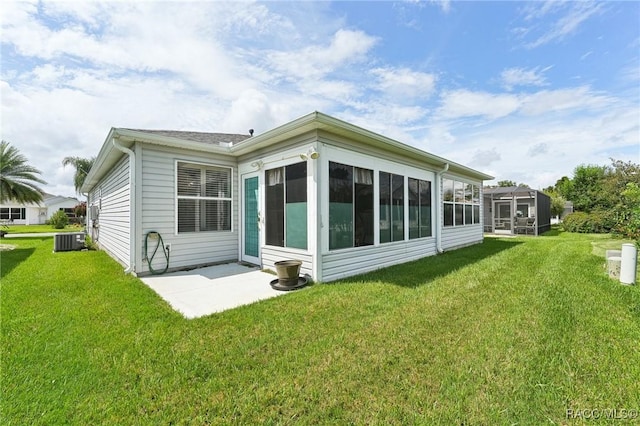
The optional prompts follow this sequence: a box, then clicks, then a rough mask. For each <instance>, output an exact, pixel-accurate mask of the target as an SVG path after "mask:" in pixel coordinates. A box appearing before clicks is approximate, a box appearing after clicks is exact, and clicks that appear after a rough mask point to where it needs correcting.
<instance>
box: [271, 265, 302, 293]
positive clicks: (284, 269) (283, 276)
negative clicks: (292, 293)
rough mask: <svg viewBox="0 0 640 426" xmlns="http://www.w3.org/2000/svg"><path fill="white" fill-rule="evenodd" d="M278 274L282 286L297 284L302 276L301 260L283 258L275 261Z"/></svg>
mask: <svg viewBox="0 0 640 426" xmlns="http://www.w3.org/2000/svg"><path fill="white" fill-rule="evenodd" d="M274 266H275V267H276V274H278V284H279V285H281V286H285V287H287V286H291V287H292V286H295V285H297V284H298V277H299V276H300V266H302V261H300V260H281V261H279V262H276V263H274Z"/></svg>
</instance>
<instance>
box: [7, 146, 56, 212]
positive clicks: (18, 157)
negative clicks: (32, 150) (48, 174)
mask: <svg viewBox="0 0 640 426" xmlns="http://www.w3.org/2000/svg"><path fill="white" fill-rule="evenodd" d="M39 174H42V172H41V171H40V170H38V169H36V168H35V167H32V166H30V165H28V164H27V158H26V157H25V156H24V155H22V154H20V151H18V149H17V148H16V147H13V146H11V145H10V144H9V142H6V141H2V142H0V203H4V202H5V201H16V202H18V203H39V202H41V201H42V194H43V193H44V191H42V189H40V188H38V186H37V185H36V183H41V184H46V183H47V182H45V181H44V180H42V179H41V178H39V177H38V176H36V175H39Z"/></svg>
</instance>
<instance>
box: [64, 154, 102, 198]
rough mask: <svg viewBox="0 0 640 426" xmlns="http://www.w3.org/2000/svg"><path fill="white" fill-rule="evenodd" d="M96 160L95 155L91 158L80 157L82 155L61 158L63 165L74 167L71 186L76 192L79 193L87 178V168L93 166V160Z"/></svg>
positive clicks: (89, 168)
mask: <svg viewBox="0 0 640 426" xmlns="http://www.w3.org/2000/svg"><path fill="white" fill-rule="evenodd" d="M95 160H96V157H91V158H82V157H65V158H64V159H63V160H62V165H63V166H65V167H66V166H69V165H71V166H73V167H75V169H76V172H75V174H74V175H73V186H74V187H75V189H76V192H77V193H78V194H79V193H80V189H81V188H82V185H83V184H84V180H85V179H86V178H87V174H89V170H91V167H92V166H93V162H94V161H95Z"/></svg>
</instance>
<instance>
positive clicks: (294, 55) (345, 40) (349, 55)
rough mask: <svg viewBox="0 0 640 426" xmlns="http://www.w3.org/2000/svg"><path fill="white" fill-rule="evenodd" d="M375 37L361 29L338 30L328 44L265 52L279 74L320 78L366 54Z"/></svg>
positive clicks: (300, 77) (271, 65)
mask: <svg viewBox="0 0 640 426" xmlns="http://www.w3.org/2000/svg"><path fill="white" fill-rule="evenodd" d="M376 42H377V39H376V38H375V37H372V36H370V35H367V34H366V33H364V32H362V31H352V30H343V29H341V30H338V31H337V32H336V33H335V34H334V36H333V37H332V39H331V41H330V43H329V45H328V46H322V45H310V46H306V47H304V48H302V49H299V50H289V51H271V52H268V53H267V54H268V58H267V60H268V63H269V66H270V67H271V68H272V69H273V70H275V71H276V72H278V73H280V74H281V75H282V76H283V78H286V79H289V80H296V79H317V78H322V77H324V76H326V75H328V74H330V73H332V72H333V71H335V70H336V69H338V68H340V67H343V66H345V65H349V64H354V63H357V62H360V61H363V60H365V59H366V58H367V54H368V53H369V51H370V50H371V49H372V48H373V46H374V45H375V44H376Z"/></svg>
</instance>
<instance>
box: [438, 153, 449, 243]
mask: <svg viewBox="0 0 640 426" xmlns="http://www.w3.org/2000/svg"><path fill="white" fill-rule="evenodd" d="M447 170H449V163H445V164H444V167H443V168H442V170H440V171H438V172H436V182H435V184H436V251H437V252H438V253H444V250H443V249H442V228H443V227H444V224H443V222H442V209H443V207H442V175H443V174H444V173H446V172H447Z"/></svg>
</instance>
